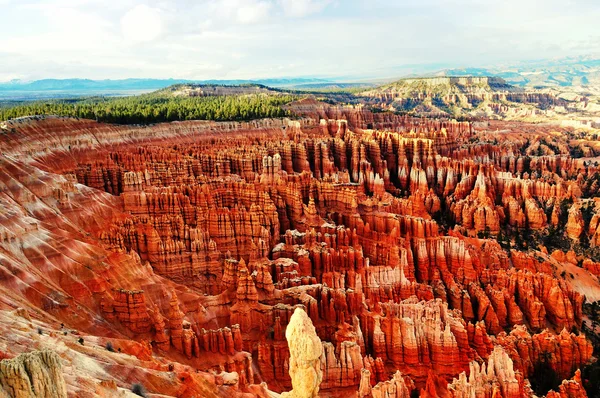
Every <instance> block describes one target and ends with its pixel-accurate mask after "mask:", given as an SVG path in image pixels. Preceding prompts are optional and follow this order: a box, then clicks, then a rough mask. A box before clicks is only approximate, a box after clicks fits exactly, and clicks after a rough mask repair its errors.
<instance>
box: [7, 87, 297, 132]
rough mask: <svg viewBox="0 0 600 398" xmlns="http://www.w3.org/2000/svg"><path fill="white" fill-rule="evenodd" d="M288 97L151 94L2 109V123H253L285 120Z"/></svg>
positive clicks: (289, 98)
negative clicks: (37, 119) (41, 119)
mask: <svg viewBox="0 0 600 398" xmlns="http://www.w3.org/2000/svg"><path fill="white" fill-rule="evenodd" d="M294 99H295V96H293V95H287V94H277V95H270V94H244V95H227V96H205V97H190V96H169V95H165V94H164V93H161V92H157V93H150V94H143V95H139V96H132V97H112V98H111V97H90V98H76V99H57V100H46V101H34V102H24V103H20V104H11V105H10V106H4V107H2V106H0V121H4V120H10V119H15V118H19V117H23V116H34V115H57V116H69V117H77V118H84V119H93V120H97V121H99V122H107V123H118V124H150V123H160V122H172V121H182V120H217V121H232V120H238V121H242V120H251V119H259V118H265V117H283V116H287V115H288V114H289V112H288V111H286V110H285V109H283V108H282V105H284V104H286V103H289V102H291V101H293V100H294Z"/></svg>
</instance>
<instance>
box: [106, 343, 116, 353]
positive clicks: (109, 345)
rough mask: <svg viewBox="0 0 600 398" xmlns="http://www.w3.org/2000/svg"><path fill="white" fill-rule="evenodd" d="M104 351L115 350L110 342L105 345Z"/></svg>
mask: <svg viewBox="0 0 600 398" xmlns="http://www.w3.org/2000/svg"><path fill="white" fill-rule="evenodd" d="M106 351H110V352H115V349H114V348H113V345H112V343H111V342H110V341H109V342H107V343H106Z"/></svg>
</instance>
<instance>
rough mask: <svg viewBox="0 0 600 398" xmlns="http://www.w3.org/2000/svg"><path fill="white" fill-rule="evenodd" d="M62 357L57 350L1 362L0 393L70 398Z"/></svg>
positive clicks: (15, 396)
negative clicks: (68, 397)
mask: <svg viewBox="0 0 600 398" xmlns="http://www.w3.org/2000/svg"><path fill="white" fill-rule="evenodd" d="M62 372H63V371H62V366H61V360H60V357H59V356H58V354H56V353H55V352H53V351H32V352H30V353H25V354H21V355H19V356H18V357H16V358H13V359H3V360H2V361H0V393H1V394H2V396H5V397H13V398H66V397H67V385H66V383H65V379H64V377H63V373H62Z"/></svg>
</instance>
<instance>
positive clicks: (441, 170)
mask: <svg viewBox="0 0 600 398" xmlns="http://www.w3.org/2000/svg"><path fill="white" fill-rule="evenodd" d="M290 109H291V110H293V111H294V112H295V114H297V115H299V116H300V117H299V118H297V119H294V120H291V119H290V120H288V119H265V120H257V121H252V122H243V123H241V122H239V123H238V122H224V123H215V122H181V123H173V124H159V125H154V126H147V127H132V126H127V127H125V126H117V125H105V124H98V123H95V122H92V121H87V120H74V119H63V118H51V117H48V118H41V119H39V120H34V119H21V120H18V121H12V122H9V123H8V129H7V130H4V131H3V132H2V134H0V148H1V149H2V154H1V155H0V204H1V211H0V248H1V251H0V269H1V270H2V277H1V278H0V293H1V294H0V330H1V332H2V333H0V355H1V357H2V358H7V359H10V358H14V357H17V356H18V355H19V354H21V353H26V352H29V351H33V350H45V349H52V350H53V351H54V352H55V354H52V358H54V359H53V361H54V362H56V363H60V367H58V366H57V367H52V370H44V371H43V372H42V373H43V374H44V375H48V376H49V377H50V376H52V377H56V378H57V380H63V381H62V382H60V381H57V382H56V385H57V387H56V388H58V389H60V394H63V392H64V394H67V395H68V396H72V397H79V396H107V397H110V396H120V395H123V394H125V393H126V392H127V391H130V390H131V389H132V386H133V385H134V384H135V385H137V384H140V385H142V386H143V388H144V389H145V390H146V391H147V392H148V393H151V394H162V395H164V396H181V397H193V396H203V397H212V396H215V397H219V396H223V397H231V396H240V397H250V396H259V397H267V396H275V395H276V394H278V393H284V392H286V393H287V394H288V396H294V397H305V396H306V397H313V396H317V394H319V396H334V397H341V396H357V397H373V398H378V397H408V396H414V394H421V396H426V397H427V396H429V397H434V396H455V397H471V396H477V397H495V398H498V397H504V398H508V397H517V396H531V395H532V394H533V391H532V389H531V388H530V381H529V379H530V378H532V377H534V375H535V368H536V365H537V364H538V363H539V362H540V361H545V363H546V364H547V366H548V367H549V368H550V369H552V371H553V372H555V373H556V374H557V377H558V378H560V380H564V381H563V382H562V384H560V385H557V386H556V388H555V389H554V392H551V393H550V394H554V395H550V396H553V397H557V396H560V397H581V396H585V395H584V394H585V392H584V390H583V387H582V386H583V384H582V383H584V382H583V381H582V378H581V376H580V374H579V373H576V372H575V371H576V370H577V369H580V368H582V367H584V366H585V365H586V364H587V363H588V362H589V361H590V359H591V358H592V353H593V348H592V345H591V342H590V341H589V340H588V339H587V338H586V335H585V334H584V333H582V323H583V321H584V320H586V319H585V318H586V314H584V312H583V310H582V306H583V303H584V301H585V300H586V299H587V300H588V301H596V300H598V299H600V286H599V284H598V280H597V275H598V274H599V271H598V270H599V269H600V267H599V266H598V265H597V264H598V263H600V261H599V260H597V259H596V260H594V259H593V257H592V255H593V248H594V247H596V246H597V242H598V241H600V239H598V234H599V233H598V230H599V228H598V224H600V223H599V220H600V218H599V217H600V204H598V205H597V204H596V203H597V202H596V201H595V200H594V199H593V197H594V196H597V195H596V194H597V190H598V189H600V187H599V186H597V184H596V185H594V184H595V182H594V181H596V180H595V179H596V178H597V176H598V170H597V169H596V168H595V166H594V165H593V163H586V164H583V163H582V162H579V161H577V160H575V159H572V158H571V157H570V156H569V154H568V147H567V145H568V142H567V141H568V134H569V131H570V130H568V129H567V130H564V131H562V130H556V128H553V127H551V126H548V125H530V124H519V123H510V124H505V123H503V122H493V123H490V124H485V125H484V124H480V125H479V127H476V126H474V125H473V124H470V123H468V122H455V121H448V120H441V119H415V118H410V117H407V116H398V115H393V114H390V113H371V112H370V111H368V110H367V109H366V108H364V107H362V106H356V107H353V106H330V105H327V104H323V103H319V102H317V101H314V100H303V101H300V102H298V103H295V104H292V105H290ZM542 143H543V144H542ZM548 144H550V145H548ZM542 145H543V146H544V147H542ZM538 148H542V149H541V150H539V151H538ZM545 148H549V149H545ZM551 148H554V149H551ZM561 148H562V149H561ZM550 150H555V151H556V152H554V153H552V154H550V153H547V152H548V151H550ZM549 231H550V232H552V231H560V232H558V233H556V232H553V233H555V235H553V236H554V238H551V239H548V236H549V233H550V232H549ZM556 236H559V237H560V240H559V243H560V245H563V244H564V245H565V246H564V247H562V246H560V245H558V244H555V242H556V239H558V238H556ZM580 242H583V243H584V244H585V245H586V246H585V250H587V251H585V252H584V251H581V250H584V249H582V248H583V247H584V246H582V245H579V246H578V245H577V244H576V243H580ZM585 253H591V254H589V255H587V256H586V255H585ZM578 265H580V267H578ZM563 271H564V272H563ZM571 274H572V275H573V276H571ZM588 327H589V322H588ZM42 352H45V351H42ZM10 360H11V361H16V359H10ZM54 362H53V363H54ZM17 373H18V372H17ZM59 373H60V374H61V375H62V377H63V379H60V378H59ZM0 376H2V377H5V378H6V379H7V380H8V379H10V377H8V376H4V375H3V374H2V375H0ZM11 377H12V376H11ZM18 377H21V378H22V379H23V380H24V377H25V376H23V375H21V376H18ZM7 383H8V384H6V385H7V386H8V385H12V384H10V383H14V382H12V381H7ZM30 383H31V382H30ZM44 383H45V382H44ZM61 383H64V389H63V384H61ZM25 384H26V383H25ZM534 384H535V383H534ZM2 386H3V388H5V387H4V384H2ZM7 388H8V387H7ZM5 389H6V388H5ZM8 394H9V396H16V394H12V395H11V393H10V392H9V393H8ZM119 394H120V395H119ZM302 394H304V395H302ZM23 396H27V395H23ZM58 396H60V395H58Z"/></svg>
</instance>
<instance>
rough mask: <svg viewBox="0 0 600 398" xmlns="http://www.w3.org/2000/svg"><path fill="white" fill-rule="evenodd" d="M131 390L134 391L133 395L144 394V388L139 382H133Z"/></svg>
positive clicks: (142, 395)
mask: <svg viewBox="0 0 600 398" xmlns="http://www.w3.org/2000/svg"><path fill="white" fill-rule="evenodd" d="M131 392H132V393H134V394H135V395H139V396H140V397H145V396H146V389H145V388H144V386H143V385H141V384H140V383H134V384H133V385H132V386H131Z"/></svg>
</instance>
